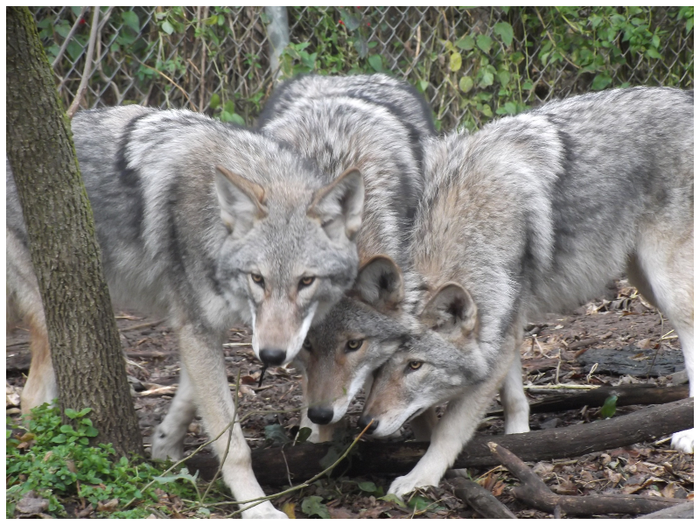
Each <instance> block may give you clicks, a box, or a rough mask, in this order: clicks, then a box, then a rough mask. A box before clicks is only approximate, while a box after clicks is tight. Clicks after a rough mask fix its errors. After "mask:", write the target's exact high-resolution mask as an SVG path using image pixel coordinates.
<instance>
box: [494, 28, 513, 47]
mask: <svg viewBox="0 0 700 525" xmlns="http://www.w3.org/2000/svg"><path fill="white" fill-rule="evenodd" d="M493 32H494V34H496V35H498V36H500V37H501V40H502V41H503V43H504V44H505V45H506V46H510V45H511V44H512V43H513V26H511V25H510V24H509V23H508V22H498V23H497V24H496V25H494V26H493Z"/></svg>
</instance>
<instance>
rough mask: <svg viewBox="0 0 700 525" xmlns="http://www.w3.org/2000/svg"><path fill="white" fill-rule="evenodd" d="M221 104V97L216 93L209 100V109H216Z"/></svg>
mask: <svg viewBox="0 0 700 525" xmlns="http://www.w3.org/2000/svg"><path fill="white" fill-rule="evenodd" d="M219 104H221V97H220V96H219V94H218V93H214V94H213V95H212V96H211V99H210V100H209V107H210V108H211V109H216V108H218V107H219Z"/></svg>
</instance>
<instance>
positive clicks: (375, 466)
mask: <svg viewBox="0 0 700 525" xmlns="http://www.w3.org/2000/svg"><path fill="white" fill-rule="evenodd" d="M692 427H693V399H684V400H681V401H675V402H673V403H667V404H665V405H658V406H654V407H650V408H644V409H641V410H638V411H636V412H634V413H632V414H627V415H624V416H619V417H615V418H612V419H607V420H604V421H595V422H593V423H587V424H581V425H572V426H568V427H563V428H553V429H546V430H539V431H536V432H529V433H527V434H510V435H508V436H479V435H477V436H475V437H474V438H473V439H472V440H471V441H470V442H469V444H468V445H467V446H466V448H465V450H464V451H463V452H462V454H461V455H460V456H459V457H458V458H457V460H456V461H455V463H454V465H453V468H465V467H492V466H495V465H498V464H499V463H498V461H497V460H496V459H495V458H494V457H493V455H492V454H491V452H490V450H489V448H488V443H489V442H496V443H498V444H500V445H502V446H504V447H506V448H508V449H509V450H511V451H512V452H513V453H515V454H517V455H518V456H519V457H520V458H521V459H523V460H524V461H549V460H552V459H559V458H570V457H578V456H581V455H583V454H587V453H590V452H596V451H600V450H610V449H615V448H619V447H625V446H629V445H633V444H635V443H644V442H648V441H653V440H655V439H657V438H659V437H662V436H666V435H669V434H672V433H674V432H678V431H679V430H685V429H687V428H692ZM331 446H332V444H330V443H321V444H313V443H302V444H300V445H296V446H294V447H275V448H268V449H256V450H253V470H254V471H255V475H256V476H257V478H258V481H260V483H262V484H264V485H273V486H275V485H277V486H279V485H285V484H287V483H288V481H287V472H289V476H290V477H291V479H292V482H293V483H300V482H303V481H305V480H307V479H309V478H310V477H312V476H313V475H315V474H317V473H319V472H321V470H323V468H322V467H321V465H320V461H321V459H322V458H323V457H324V456H325V455H326V454H327V453H328V450H329V449H330V447H331ZM426 447H427V443H416V442H411V443H406V442H404V443H386V442H372V441H363V442H360V443H358V444H357V447H356V450H354V451H353V452H352V454H351V455H350V458H349V461H348V462H347V463H345V464H341V465H340V466H339V467H338V472H344V473H345V474H346V475H350V476H359V475H366V474H383V475H397V474H405V473H407V472H408V471H410V470H411V469H412V468H413V467H414V466H415V464H416V463H417V462H418V460H419V459H420V458H421V457H422V456H423V454H424V453H425V450H426ZM216 465H217V462H216V460H215V459H214V458H211V457H209V458H206V457H202V456H196V457H195V458H193V459H191V460H189V461H188V462H187V466H188V467H189V468H190V470H191V471H192V472H194V471H196V470H199V471H200V475H201V476H203V477H205V478H206V477H207V476H209V477H211V476H212V475H213V473H214V472H215V471H216Z"/></svg>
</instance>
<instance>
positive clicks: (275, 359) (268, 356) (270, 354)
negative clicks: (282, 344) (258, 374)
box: [260, 348, 287, 366]
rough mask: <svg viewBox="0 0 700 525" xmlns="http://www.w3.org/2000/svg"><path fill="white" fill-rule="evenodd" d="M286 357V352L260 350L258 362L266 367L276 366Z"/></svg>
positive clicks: (268, 349)
mask: <svg viewBox="0 0 700 525" xmlns="http://www.w3.org/2000/svg"><path fill="white" fill-rule="evenodd" d="M285 357H287V352H285V351H284V350H277V349H270V348H265V349H264V350H260V360H261V361H262V362H263V363H265V364H266V365H267V366H277V365H281V364H282V363H284V358H285Z"/></svg>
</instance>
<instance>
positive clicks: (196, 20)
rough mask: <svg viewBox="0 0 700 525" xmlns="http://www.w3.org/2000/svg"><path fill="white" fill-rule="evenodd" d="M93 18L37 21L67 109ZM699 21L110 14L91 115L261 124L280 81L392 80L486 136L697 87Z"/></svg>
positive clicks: (66, 11)
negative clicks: (168, 111)
mask: <svg viewBox="0 0 700 525" xmlns="http://www.w3.org/2000/svg"><path fill="white" fill-rule="evenodd" d="M90 11H91V10H90V9H88V8H81V7H44V8H33V12H34V15H35V19H36V21H37V25H38V28H39V31H40V36H41V38H42V40H43V42H44V45H45V48H46V50H47V53H48V55H49V60H50V61H55V63H54V71H55V74H56V78H57V85H58V89H59V93H60V95H61V97H62V98H63V100H64V104H65V105H66V107H67V106H68V105H69V104H70V103H71V102H72V101H73V99H74V98H75V96H76V92H77V90H78V85H79V83H80V80H81V78H82V75H83V71H84V68H85V61H86V54H87V48H88V40H89V36H90V30H91V27H90V26H91V25H92V13H91V12H90ZM280 12H281V13H282V15H281V16H282V18H279V17H280V14H279V13H280ZM693 16H694V13H693V8H692V7H680V8H678V7H647V8H635V7H589V8H567V7H560V8H549V7H547V8H535V7H528V8H458V7H349V8H335V7H288V8H286V11H285V10H284V9H281V10H278V12H277V13H275V12H273V11H271V10H270V8H262V7H109V8H105V7H103V8H101V13H100V20H99V23H98V26H97V37H96V45H95V53H94V66H93V67H92V69H91V71H90V72H89V73H88V74H89V82H88V87H87V91H86V93H85V95H84V97H83V99H82V103H81V107H83V108H87V107H99V106H111V105H117V104H145V105H150V106H158V107H163V108H164V107H186V108H190V109H192V110H195V111H204V112H207V113H209V114H213V115H214V116H217V117H219V118H221V119H222V120H230V121H236V122H239V123H247V124H252V123H253V122H254V119H255V117H256V116H257V114H258V113H259V111H260V108H261V105H262V104H263V103H264V101H265V100H266V99H267V97H268V96H269V94H270V92H271V90H272V88H273V85H274V82H275V80H276V79H278V78H286V77H289V76H292V75H294V74H298V73H306V72H312V71H313V72H319V73H323V74H348V73H372V72H375V71H384V72H387V73H388V74H391V75H393V76H396V77H399V78H403V79H405V80H407V81H408V82H410V83H411V84H413V85H415V86H416V87H417V88H418V90H419V91H421V92H422V93H424V94H425V96H426V98H427V99H428V101H429V103H430V105H431V107H432V108H433V111H434V114H435V118H436V122H437V125H438V127H439V128H442V129H452V128H454V127H455V126H458V125H465V126H467V127H472V128H473V127H476V126H479V125H481V124H483V123H484V122H485V121H487V120H489V119H491V118H493V117H494V116H495V115H497V114H509V113H516V112H519V111H522V110H523V109H525V108H527V107H532V106H536V105H538V104H540V103H542V102H544V101H547V100H550V99H552V98H555V97H562V96H567V95H570V94H573V93H580V92H584V91H588V90H597V89H603V88H607V87H620V86H627V85H670V86H678V87H683V88H690V87H692V86H693V67H694V58H693V39H694V30H693V21H694V18H693ZM271 23H275V24H277V25H278V26H279V24H280V23H282V24H284V27H283V29H284V30H286V31H288V42H284V38H286V31H283V33H284V34H283V38H282V42H283V44H286V45H285V46H284V47H283V48H280V47H279V46H280V44H279V43H278V42H275V45H276V46H277V48H275V47H274V46H273V45H272V44H271V41H270V37H269V34H270V27H271V26H270V24H271ZM274 51H276V52H277V55H279V56H277V55H275V56H274V57H273V56H272V55H273V53H274ZM271 64H272V65H271Z"/></svg>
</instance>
